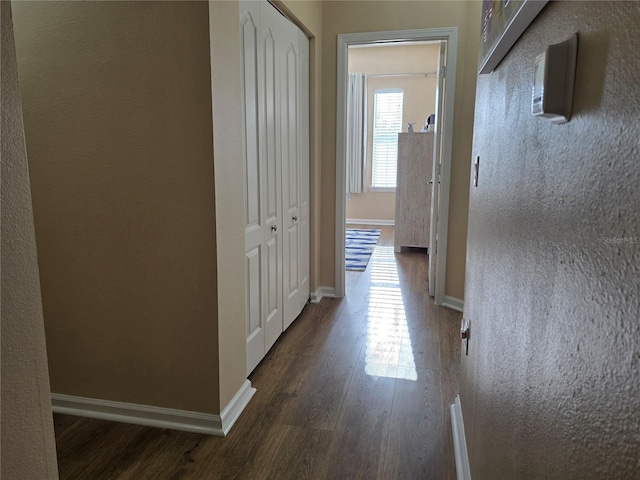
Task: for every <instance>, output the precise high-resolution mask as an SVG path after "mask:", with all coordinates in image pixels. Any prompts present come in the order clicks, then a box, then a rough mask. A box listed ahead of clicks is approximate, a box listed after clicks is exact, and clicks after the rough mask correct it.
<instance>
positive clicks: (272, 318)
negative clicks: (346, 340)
mask: <svg viewBox="0 0 640 480" xmlns="http://www.w3.org/2000/svg"><path fill="white" fill-rule="evenodd" d="M279 17H280V15H279V14H278V13H277V12H276V11H275V9H274V8H273V7H271V6H270V5H269V4H267V3H266V2H264V3H263V4H262V5H261V29H262V36H261V44H260V55H261V56H262V59H263V61H262V65H263V70H262V74H261V76H260V79H261V82H262V89H261V90H262V92H263V94H264V96H263V99H262V102H261V104H260V107H259V108H260V109H261V110H262V111H263V117H261V118H263V122H264V124H263V128H262V129H261V131H262V132H263V138H262V147H263V150H262V151H263V156H262V163H263V168H264V170H265V178H264V191H265V194H264V199H265V200H264V210H265V230H264V234H265V256H266V262H265V264H266V267H265V277H264V279H263V282H264V283H263V292H264V295H265V325H266V327H265V330H266V332H265V353H266V352H267V351H269V349H270V348H271V347H272V346H273V344H274V343H275V341H276V340H277V339H278V337H279V336H280V335H281V334H282V330H283V326H282V311H283V310H282V238H283V236H284V235H283V226H282V198H281V196H280V194H279V192H280V191H281V189H282V178H281V177H282V163H281V145H280V142H279V138H280V125H279V124H278V117H279V113H280V112H279V105H278V102H279V97H280V92H279V87H278V85H279V82H280V71H279V68H278V54H277V49H278V43H279V41H280V40H279V37H280V33H279V29H278V22H279V21H280V20H281V19H280V18H279Z"/></svg>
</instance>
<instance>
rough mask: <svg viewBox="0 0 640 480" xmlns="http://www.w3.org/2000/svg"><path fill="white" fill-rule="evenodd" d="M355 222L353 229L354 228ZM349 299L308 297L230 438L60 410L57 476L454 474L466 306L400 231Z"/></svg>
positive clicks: (357, 277) (257, 378)
mask: <svg viewBox="0 0 640 480" xmlns="http://www.w3.org/2000/svg"><path fill="white" fill-rule="evenodd" d="M355 227H357V226H355ZM367 228H381V229H382V235H381V237H380V240H379V242H378V245H377V246H376V251H375V252H374V255H373V256H372V258H371V261H370V262H369V265H368V266H367V270H366V271H365V272H347V279H346V280H347V282H346V283H347V297H346V298H344V299H330V298H326V299H323V300H322V302H321V303H320V304H317V305H314V304H310V305H307V307H306V308H305V310H304V311H303V313H302V314H301V316H300V317H299V318H298V319H297V320H296V321H295V322H294V324H293V325H292V326H291V327H290V328H289V329H288V330H287V331H286V332H285V333H284V334H283V335H282V337H281V338H280V339H279V340H278V342H276V344H275V345H274V347H273V348H272V349H271V351H270V352H269V353H268V355H267V356H266V357H265V359H264V360H263V361H262V363H261V364H260V365H259V366H258V367H257V368H256V370H255V371H254V372H253V373H252V375H251V377H250V379H251V382H252V384H253V386H255V387H256V388H257V393H256V395H255V396H254V397H253V399H252V400H251V402H250V404H249V405H248V407H247V408H246V410H245V411H244V413H243V414H242V416H241V417H240V419H239V420H238V422H237V423H236V425H235V426H234V427H233V429H232V430H231V432H230V433H229V435H228V436H227V437H226V438H218V437H210V436H206V435H198V434H192V433H186V432H177V431H171V430H163V429H155V428H148V427H141V426H136V425H127V424H121V423H114V422H107V421H103V420H93V419H87V418H77V417H71V416H66V415H57V414H56V415H55V426H56V442H57V448H58V463H59V471H60V478H61V479H72V480H85V479H87V480H100V479H131V480H134V479H135V480H139V479H159V480H163V479H167V480H169V479H188V480H191V479H193V480H209V479H211V480H213V479H251V480H253V479H286V480H289V479H318V480H319V479H332V480H333V479H367V480H370V479H380V480H391V479H434V480H449V479H455V463H454V456H453V444H452V435H451V423H450V420H449V409H448V407H449V405H450V404H451V403H453V400H454V395H455V392H456V388H457V386H456V382H457V378H458V368H459V359H460V341H459V339H458V331H459V325H460V315H461V314H459V313H457V312H454V311H452V310H449V309H445V308H441V307H437V306H435V304H434V303H433V300H432V299H431V298H430V297H429V296H428V294H427V256H426V255H425V253H424V251H411V252H406V253H402V254H398V255H394V253H393V228H392V227H367Z"/></svg>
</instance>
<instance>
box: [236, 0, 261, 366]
mask: <svg viewBox="0 0 640 480" xmlns="http://www.w3.org/2000/svg"><path fill="white" fill-rule="evenodd" d="M245 7H246V9H245V10H244V11H243V12H242V15H241V17H240V32H241V37H240V38H241V52H242V66H243V79H242V80H243V82H242V88H243V109H244V134H245V135H244V138H245V141H244V152H243V153H244V163H245V164H244V174H245V181H244V204H245V215H244V217H245V218H244V222H245V252H246V253H245V275H246V277H245V278H246V280H245V289H246V312H247V371H248V372H251V371H252V370H253V369H254V368H255V366H256V365H257V364H258V362H259V361H260V359H261V358H262V357H263V356H264V353H265V350H264V342H265V329H264V294H263V290H262V281H263V280H262V276H263V274H264V271H265V268H264V266H265V265H264V262H265V258H264V255H263V238H264V221H263V217H264V215H263V212H262V203H263V199H262V195H263V192H262V189H261V185H262V184H263V169H262V168H261V162H260V153H259V148H260V142H259V136H260V130H259V129H260V125H261V124H262V121H261V119H260V111H259V101H260V98H261V92H259V90H260V85H259V78H258V77H259V70H260V65H259V63H260V60H259V55H258V51H259V49H258V31H259V9H258V7H257V4H253V3H252V2H247V3H246V4H245Z"/></svg>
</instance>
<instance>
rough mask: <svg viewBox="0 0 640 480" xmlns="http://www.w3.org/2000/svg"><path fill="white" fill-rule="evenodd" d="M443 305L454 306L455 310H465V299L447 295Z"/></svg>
mask: <svg viewBox="0 0 640 480" xmlns="http://www.w3.org/2000/svg"><path fill="white" fill-rule="evenodd" d="M442 306H443V307H449V308H453V309H454V310H457V311H459V312H462V311H463V310H464V300H460V299H459V298H456V297H452V296H450V295H445V296H444V302H442Z"/></svg>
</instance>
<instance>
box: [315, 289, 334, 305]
mask: <svg viewBox="0 0 640 480" xmlns="http://www.w3.org/2000/svg"><path fill="white" fill-rule="evenodd" d="M324 297H328V298H336V290H335V288H333V287H318V289H317V290H316V291H315V292H311V303H320V300H322V299H323V298H324Z"/></svg>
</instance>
